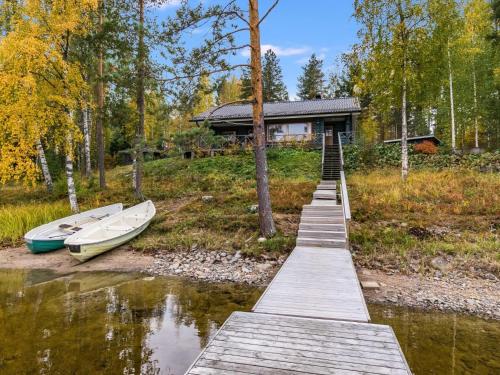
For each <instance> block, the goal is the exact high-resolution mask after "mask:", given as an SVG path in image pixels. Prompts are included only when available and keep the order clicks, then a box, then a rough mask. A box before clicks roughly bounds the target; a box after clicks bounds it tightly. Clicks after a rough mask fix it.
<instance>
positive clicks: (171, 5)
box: [156, 0, 182, 9]
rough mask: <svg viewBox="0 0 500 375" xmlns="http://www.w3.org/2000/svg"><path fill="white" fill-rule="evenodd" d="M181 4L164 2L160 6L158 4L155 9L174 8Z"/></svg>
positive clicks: (169, 0)
mask: <svg viewBox="0 0 500 375" xmlns="http://www.w3.org/2000/svg"><path fill="white" fill-rule="evenodd" d="M181 2H182V0H167V1H165V2H162V3H161V4H158V5H157V6H156V7H157V8H159V9H165V8H174V7H178V6H179V5H181Z"/></svg>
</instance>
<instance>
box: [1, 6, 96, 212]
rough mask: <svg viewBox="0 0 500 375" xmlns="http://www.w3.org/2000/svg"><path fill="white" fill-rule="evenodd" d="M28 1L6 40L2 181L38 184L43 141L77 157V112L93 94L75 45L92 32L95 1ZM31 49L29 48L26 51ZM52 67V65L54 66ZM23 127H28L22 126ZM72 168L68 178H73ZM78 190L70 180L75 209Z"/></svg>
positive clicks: (3, 44)
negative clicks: (73, 49)
mask: <svg viewBox="0 0 500 375" xmlns="http://www.w3.org/2000/svg"><path fill="white" fill-rule="evenodd" d="M46 5H47V4H46V3H45V2H44V1H40V0H28V1H26V2H23V3H22V5H20V7H19V9H18V11H19V12H18V13H17V14H16V16H15V17H14V18H13V19H11V20H10V31H9V33H8V34H7V35H6V36H5V38H2V39H1V40H0V65H1V66H2V70H1V71H0V121H1V122H2V126H3V127H2V130H3V131H2V132H1V133H0V181H2V182H6V181H9V180H25V181H33V179H34V178H36V175H37V170H36V165H35V164H34V160H35V158H34V156H35V155H36V154H37V153H38V154H40V152H39V150H40V148H39V147H38V146H39V144H40V142H44V143H46V144H49V143H50V144H51V145H52V146H53V147H58V148H59V149H62V150H63V151H64V152H65V154H66V156H67V157H68V158H71V157H72V152H73V148H72V142H69V141H68V140H69V138H71V139H77V138H79V129H78V126H77V125H76V123H75V120H74V118H73V116H72V115H71V113H72V112H74V111H75V110H78V109H80V108H79V106H80V103H81V102H82V101H83V98H84V97H85V96H88V94H89V88H88V86H87V85H86V83H85V81H84V80H83V76H82V71H81V66H80V65H79V64H78V62H77V61H75V60H74V59H73V57H72V56H71V55H70V48H69V47H70V41H71V40H72V38H77V37H79V36H82V35H86V34H87V33H88V26H89V14H91V13H92V11H93V10H94V9H95V3H94V1H92V0H87V1H80V2H69V3H66V2H54V3H51V6H50V7H47V6H46ZM26 46H29V48H26ZM48 62H50V63H48ZM20 124H22V125H21V126H20ZM68 172H69V171H68V169H67V176H68V177H69V173H68ZM73 188H74V186H73V187H72V186H71V183H70V179H69V178H68V195H69V197H70V203H71V206H72V209H73V210H75V211H76V210H78V207H77V205H74V204H73V202H74V201H75V199H74V198H75V196H74V189H73Z"/></svg>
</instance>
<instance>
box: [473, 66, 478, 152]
mask: <svg viewBox="0 0 500 375" xmlns="http://www.w3.org/2000/svg"><path fill="white" fill-rule="evenodd" d="M472 84H473V88H474V146H475V147H476V148H478V147H479V125H478V123H477V86H476V64H475V62H474V61H472Z"/></svg>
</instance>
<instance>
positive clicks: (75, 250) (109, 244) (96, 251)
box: [66, 221, 150, 262]
mask: <svg viewBox="0 0 500 375" xmlns="http://www.w3.org/2000/svg"><path fill="white" fill-rule="evenodd" d="M149 223H150V221H148V222H146V223H144V224H143V225H141V226H140V227H137V228H136V229H134V230H132V231H130V232H127V233H125V234H123V235H122V236H117V237H114V238H111V239H109V240H105V241H101V242H96V243H86V244H85V243H84V244H78V245H77V244H70V245H66V246H67V247H68V249H69V252H70V254H71V255H73V256H74V257H75V258H76V259H78V260H79V261H80V262H85V261H87V260H89V259H90V258H93V257H96V256H98V255H100V254H102V253H105V252H106V251H109V250H111V249H114V248H115V247H118V246H120V245H123V244H124V243H125V242H128V241H130V240H131V239H133V238H134V237H137V236H138V235H139V234H141V233H142V232H143V231H144V230H145V229H146V228H147V227H148V225H149Z"/></svg>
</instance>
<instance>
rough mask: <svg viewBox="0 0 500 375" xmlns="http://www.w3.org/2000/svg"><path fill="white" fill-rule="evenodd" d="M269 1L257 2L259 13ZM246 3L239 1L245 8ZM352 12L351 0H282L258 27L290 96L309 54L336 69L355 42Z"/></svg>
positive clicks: (166, 10)
mask: <svg viewBox="0 0 500 375" xmlns="http://www.w3.org/2000/svg"><path fill="white" fill-rule="evenodd" d="M205 1H206V2H207V1H210V2H213V3H216V2H217V1H216V0H205ZM177 2H178V1H175V0H173V1H172V4H170V5H169V6H164V7H163V8H162V9H159V10H157V11H156V12H158V15H159V17H160V18H163V17H164V16H166V15H169V14H172V13H173V11H174V10H175V7H176V5H175V3H177ZM272 2H273V1H272V0H261V1H260V2H259V7H260V12H261V14H263V13H264V12H265V10H266V9H267V8H268V7H269V5H270V4H272ZM246 4H247V2H246V1H243V0H241V5H242V7H244V8H245V9H246V7H247V6H246ZM352 13H353V1H352V0H281V1H280V3H279V4H278V6H277V7H276V8H275V9H274V10H273V12H272V13H271V14H270V15H269V16H268V18H266V20H265V21H264V23H263V24H262V28H261V44H262V47H263V49H268V48H272V49H273V50H274V52H275V53H276V54H277V55H278V57H279V58H280V61H281V67H282V69H283V75H284V79H285V84H286V86H287V88H288V92H289V94H290V97H291V98H292V99H293V98H295V94H296V91H297V77H298V76H299V75H300V73H301V71H302V69H301V67H302V66H303V65H304V64H305V63H306V62H307V60H308V58H309V57H310V56H311V54H312V53H316V55H318V56H320V57H321V58H322V59H323V60H324V68H325V73H326V72H327V71H329V70H331V69H335V63H336V61H337V59H338V57H339V56H340V54H341V53H342V52H346V51H348V50H349V49H350V47H351V45H352V44H353V43H355V42H356V31H357V25H356V22H355V20H354V18H353V17H352ZM263 53H264V50H263ZM244 54H245V52H244V51H242V52H241V53H240V54H238V56H236V57H235V58H234V59H235V61H236V62H239V61H241V62H244V61H246V60H247V57H246V56H244Z"/></svg>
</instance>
